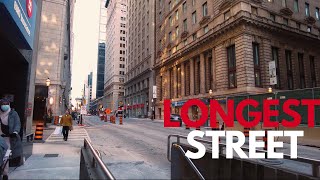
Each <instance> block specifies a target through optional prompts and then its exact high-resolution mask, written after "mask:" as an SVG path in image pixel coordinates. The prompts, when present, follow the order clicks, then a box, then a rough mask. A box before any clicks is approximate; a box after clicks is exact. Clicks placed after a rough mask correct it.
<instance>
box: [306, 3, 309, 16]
mask: <svg viewBox="0 0 320 180" xmlns="http://www.w3.org/2000/svg"><path fill="white" fill-rule="evenodd" d="M305 9H306V16H308V17H309V16H310V9H309V3H306V7H305Z"/></svg>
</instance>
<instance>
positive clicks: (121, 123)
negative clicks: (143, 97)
mask: <svg viewBox="0 0 320 180" xmlns="http://www.w3.org/2000/svg"><path fill="white" fill-rule="evenodd" d="M119 119H120V125H123V122H122V121H123V119H122V116H120V117H119Z"/></svg>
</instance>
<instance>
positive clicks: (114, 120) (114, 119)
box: [112, 116, 116, 124]
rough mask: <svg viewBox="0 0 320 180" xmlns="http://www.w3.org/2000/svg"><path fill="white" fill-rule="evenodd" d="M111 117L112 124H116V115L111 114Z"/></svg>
mask: <svg viewBox="0 0 320 180" xmlns="http://www.w3.org/2000/svg"><path fill="white" fill-rule="evenodd" d="M112 119H113V121H112V122H113V124H116V117H115V116H112Z"/></svg>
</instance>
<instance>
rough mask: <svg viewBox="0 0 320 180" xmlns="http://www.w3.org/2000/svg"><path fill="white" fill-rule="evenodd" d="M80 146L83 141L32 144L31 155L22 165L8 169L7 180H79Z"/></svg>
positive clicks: (76, 127) (75, 127)
mask: <svg viewBox="0 0 320 180" xmlns="http://www.w3.org/2000/svg"><path fill="white" fill-rule="evenodd" d="M80 128H82V127H78V126H74V129H80ZM69 137H71V134H70V135H69ZM61 139H62V136H61ZM82 145H83V140H79V141H58V142H55V141H54V142H51V141H44V142H43V143H33V148H32V155H31V156H30V157H29V158H28V159H27V160H26V161H25V163H24V165H22V166H20V167H18V168H15V169H10V171H11V172H10V173H9V179H79V169H80V150H81V146H82Z"/></svg>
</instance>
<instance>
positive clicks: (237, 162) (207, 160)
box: [167, 135, 320, 180]
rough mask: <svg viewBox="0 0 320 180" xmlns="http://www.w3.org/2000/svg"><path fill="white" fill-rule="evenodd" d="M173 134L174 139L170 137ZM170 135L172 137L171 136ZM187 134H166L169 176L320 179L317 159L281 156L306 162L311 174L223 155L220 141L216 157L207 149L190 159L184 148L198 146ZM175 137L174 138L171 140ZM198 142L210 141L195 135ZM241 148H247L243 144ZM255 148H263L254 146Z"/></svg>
mask: <svg viewBox="0 0 320 180" xmlns="http://www.w3.org/2000/svg"><path fill="white" fill-rule="evenodd" d="M173 138H175V139H173ZM172 139H173V140H172ZM186 139H187V136H181V135H169V136H168V144H167V145H168V149H167V158H168V161H170V162H171V179H290V180H299V179H310V180H313V179H318V180H319V179H320V170H319V167H320V160H315V159H311V158H304V157H298V158H297V159H290V155H287V154H284V159H287V160H288V161H292V163H305V164H308V165H309V166H310V167H311V168H312V172H311V174H308V173H300V172H296V171H295V170H293V169H288V168H285V167H280V166H273V165H272V164H268V163H267V164H266V163H263V162H261V161H254V160H248V159H240V158H237V157H235V158H234V159H226V156H225V154H224V153H223V150H224V149H225V147H226V145H225V144H224V143H220V144H219V147H220V155H219V159H212V155H211V152H210V151H207V152H206V155H205V156H204V157H203V158H201V159H199V160H191V159H189V158H188V157H186V156H185V152H186V151H187V150H190V151H192V152H196V151H197V149H195V148H193V147H191V146H189V145H187V144H186V143H184V142H182V141H186ZM174 140H175V141H174ZM196 140H197V141H198V142H201V143H203V144H206V145H208V146H210V145H211V144H212V142H210V141H207V140H204V139H196ZM242 149H243V150H244V151H247V152H248V151H249V148H247V147H242ZM257 151H258V152H266V151H264V150H257Z"/></svg>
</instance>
